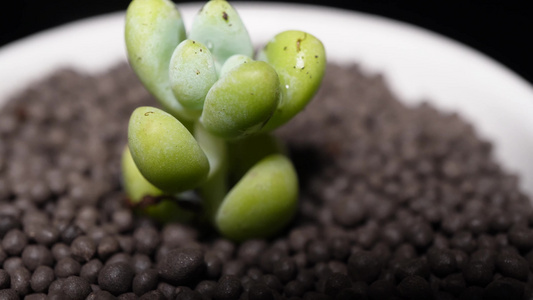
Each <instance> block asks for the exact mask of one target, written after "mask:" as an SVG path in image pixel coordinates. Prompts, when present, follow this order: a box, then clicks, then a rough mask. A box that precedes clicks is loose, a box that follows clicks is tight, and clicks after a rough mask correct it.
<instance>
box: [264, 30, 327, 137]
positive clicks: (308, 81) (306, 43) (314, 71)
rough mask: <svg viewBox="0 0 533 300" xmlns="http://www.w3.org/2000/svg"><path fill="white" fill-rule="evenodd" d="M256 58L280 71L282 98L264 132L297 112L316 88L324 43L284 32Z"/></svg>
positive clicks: (322, 65) (321, 72)
mask: <svg viewBox="0 0 533 300" xmlns="http://www.w3.org/2000/svg"><path fill="white" fill-rule="evenodd" d="M258 58H259V59H260V60H264V61H266V62H268V63H270V64H271V65H272V66H273V67H274V69H276V71H277V72H278V74H279V78H280V83H281V91H282V98H281V101H280V105H279V107H278V109H277V110H276V112H275V113H274V115H273V116H272V118H271V119H270V121H269V122H268V123H267V124H266V125H265V127H264V131H271V130H273V129H275V128H277V127H279V126H281V125H283V124H285V123H286V122H288V121H289V120H290V119H292V118H293V117H294V116H295V115H296V114H297V113H299V112H300V111H301V110H302V109H303V108H304V107H305V106H306V105H307V103H309V101H310V100H311V99H312V97H313V96H314V94H315V93H316V91H317V90H318V88H319V86H320V83H321V82H322V78H323V77H324V72H325V69H326V53H325V50H324V45H322V42H320V40H318V39H317V38H316V37H314V36H313V35H311V34H309V33H306V32H302V31H296V30H291V31H285V32H282V33H280V34H278V35H276V36H275V37H274V39H272V40H271V41H270V42H269V43H268V44H267V45H266V46H265V47H264V48H263V50H262V51H261V52H260V53H259V55H258Z"/></svg>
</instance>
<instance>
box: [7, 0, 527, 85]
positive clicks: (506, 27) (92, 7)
mask: <svg viewBox="0 0 533 300" xmlns="http://www.w3.org/2000/svg"><path fill="white" fill-rule="evenodd" d="M129 2H130V0H51V1H38V0H15V1H9V3H10V4H11V5H12V6H15V7H14V8H10V9H7V6H6V4H5V3H2V4H1V6H0V46H2V45H5V44H7V43H9V42H12V41H15V40H17V39H20V38H22V37H25V36H28V35H30V34H33V33H36V32H39V31H41V30H44V29H47V28H51V27H54V26H57V25H60V24H63V23H67V22H70V21H74V20H77V19H82V18H86V17H90V16H95V15H99V14H103V13H108V12H115V11H121V10H125V9H126V7H127V5H128V4H129ZM178 2H179V1H178ZM182 2H184V1H182ZM274 2H276V1H274ZM283 2H296V3H307V4H317V5H326V6H332V7H338V8H345V9H351V10H355V11H360V12H365V13H370V14H374V15H380V16H384V17H388V18H391V19H396V20H400V21H404V22H407V23H411V24H414V25H418V26H420V27H424V28H426V29H429V30H431V31H434V32H438V33H440V34H442V35H445V36H448V37H451V38H452V39H455V40H457V41H460V42H462V43H464V44H467V45H469V46H470V47H472V48H475V49H477V50H479V51H481V52H483V53H485V54H486V55H488V56H490V57H492V58H494V59H495V60H497V61H499V62H500V63H502V64H504V65H506V66H507V67H509V68H510V69H512V70H514V71H515V72H516V73H518V74H519V75H520V76H522V77H523V78H525V79H526V80H528V81H529V82H531V83H533V59H532V58H531V56H532V55H533V43H531V40H532V39H533V1H531V0H521V1H491V0H485V1H468V0H462V1H453V0H448V1H429V0H428V1H423V2H422V1H420V2H419V1H412V0H397V1H393V0H389V1H385V0H359V1H350V0H343V1H336V0H329V1H324V0H322V1H283ZM436 59H438V58H436ZM0 68H1V66H0Z"/></svg>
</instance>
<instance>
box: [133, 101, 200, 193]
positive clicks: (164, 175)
mask: <svg viewBox="0 0 533 300" xmlns="http://www.w3.org/2000/svg"><path fill="white" fill-rule="evenodd" d="M128 144H129V147H130V151H131V155H132V157H133V160H134V161H135V164H136V165H137V167H138V168H139V171H140V172H141V174H142V175H143V176H144V178H146V179H147V180H148V181H149V182H150V183H152V184H153V185H155V186H156V187H158V188H160V189H161V190H163V191H165V192H167V193H170V194H175V193H178V192H182V191H185V190H189V189H193V188H195V187H197V186H198V185H200V184H201V183H202V182H203V181H204V180H205V179H206V178H207V175H208V173H209V162H208V160H207V157H206V155H205V154H204V152H203V151H202V149H201V148H200V146H199V145H198V143H197V142H196V140H195V139H194V137H193V136H192V135H191V134H190V132H189V131H188V130H187V128H185V126H183V125H182V124H181V123H180V122H179V121H178V120H177V119H176V118H174V117H173V116H171V115H170V114H168V113H166V112H164V111H162V110H160V109H157V108H155V107H147V106H143V107H139V108H137V109H135V111H134V112H133V114H132V115H131V118H130V122H129V127H128Z"/></svg>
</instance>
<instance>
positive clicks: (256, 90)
mask: <svg viewBox="0 0 533 300" xmlns="http://www.w3.org/2000/svg"><path fill="white" fill-rule="evenodd" d="M279 96H280V92H279V79H278V75H277V73H276V71H275V70H274V69H273V68H272V67H271V66H270V65H269V64H267V63H265V62H263V61H254V62H249V63H245V64H241V65H240V66H238V67H236V68H233V69H232V70H231V71H229V72H228V73H227V74H226V75H225V76H223V77H221V78H220V79H219V80H218V81H217V82H216V83H215V84H214V85H213V87H212V88H211V90H209V93H207V97H206V99H205V103H204V109H203V112H202V115H201V117H200V122H201V123H202V125H203V126H204V127H205V128H206V129H207V130H208V131H209V132H211V133H212V134H214V135H217V136H220V137H222V138H226V139H236V138H241V137H244V136H247V135H249V134H251V133H255V132H257V131H259V130H260V129H261V127H263V125H264V124H265V123H266V122H267V121H268V119H269V118H270V116H271V115H272V113H273V112H274V110H275V109H276V107H277V106H278V102H279Z"/></svg>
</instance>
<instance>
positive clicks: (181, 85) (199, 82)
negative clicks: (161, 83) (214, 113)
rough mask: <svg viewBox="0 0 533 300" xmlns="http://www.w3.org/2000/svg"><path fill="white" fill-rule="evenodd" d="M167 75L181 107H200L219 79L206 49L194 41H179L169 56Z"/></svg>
mask: <svg viewBox="0 0 533 300" xmlns="http://www.w3.org/2000/svg"><path fill="white" fill-rule="evenodd" d="M169 78H170V84H171V88H172V92H173V93H174V96H176V99H178V101H179V102H180V103H181V105H183V107H185V108H188V109H194V110H199V109H202V107H203V106H204V101H205V96H206V95H207V92H208V91H209V89H210V88H211V86H213V84H214V83H215V82H216V81H217V79H218V76H217V70H216V68H215V61H214V59H213V56H212V55H211V52H210V51H209V49H207V47H206V46H205V45H204V44H202V43H200V42H197V41H194V40H189V39H187V40H184V41H183V42H181V43H180V44H179V45H178V47H176V50H174V53H173V54H172V58H171V59H170V69H169Z"/></svg>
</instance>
